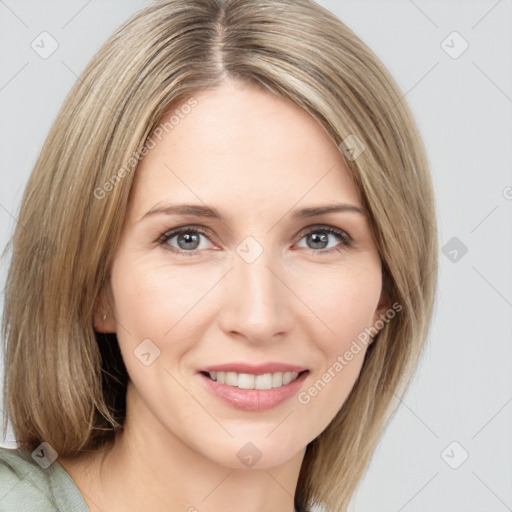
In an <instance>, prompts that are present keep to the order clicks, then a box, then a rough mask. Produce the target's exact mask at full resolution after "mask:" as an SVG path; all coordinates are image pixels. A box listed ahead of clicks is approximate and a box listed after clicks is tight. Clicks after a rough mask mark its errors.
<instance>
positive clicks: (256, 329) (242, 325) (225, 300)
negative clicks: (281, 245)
mask: <svg viewBox="0 0 512 512" xmlns="http://www.w3.org/2000/svg"><path fill="white" fill-rule="evenodd" d="M223 281H224V283H223V291H222V293H223V296H222V299H221V307H220V308H219V309H220V311H219V315H218V317H217V318H218V321H219V324H220V327H221V329H222V330H223V331H224V332H225V333H227V334H228V335H229V336H237V337H238V338H240V339H243V338H245V339H246V340H247V341H248V342H251V343H258V344H262V343H273V342H275V341H278V340H279V339H281V337H282V336H284V335H286V333H288V332H290V330H291V328H292V325H293V322H292V320H293V317H294V315H293V311H292V308H293V307H294V301H296V299H295V297H294V295H293V292H292V291H291V290H290V289H289V288H288V287H287V284H288V283H286V271H285V268H284V266H283V265H280V264H279V262H278V261H277V259H276V258H273V257H272V255H271V251H270V250H264V251H263V253H262V254H260V256H259V257H258V258H257V259H256V260H255V261H252V262H250V263H249V262H247V261H246V260H244V259H243V258H242V257H240V256H239V255H238V254H237V255H235V259H234V265H233V268H232V270H231V271H230V272H229V273H228V274H227V276H226V277H225V278H224V280H223Z"/></svg>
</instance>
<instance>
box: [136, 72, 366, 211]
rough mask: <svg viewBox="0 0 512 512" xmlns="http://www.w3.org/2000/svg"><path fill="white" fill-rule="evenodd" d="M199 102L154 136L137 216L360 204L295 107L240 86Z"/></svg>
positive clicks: (333, 156) (340, 165)
mask: <svg viewBox="0 0 512 512" xmlns="http://www.w3.org/2000/svg"><path fill="white" fill-rule="evenodd" d="M194 100H195V102H196V104H195V107H194V108H193V109H187V112H188V113H187V114H186V115H184V114H181V115H180V116H179V122H178V123H177V124H173V128H172V129H171V130H168V131H167V132H165V131H164V132H163V133H162V134H161V135H160V139H161V140H159V138H155V137H153V141H154V143H155V145H154V147H153V148H152V149H151V150H150V151H149V153H148V154H147V155H146V156H145V157H144V159H143V160H142V161H141V163H140V165H139V167H138V169H137V171H136V176H135V182H134V185H133V187H134V190H133V205H132V206H133V208H135V210H136V211H137V212H141V211H142V210H143V209H146V210H147V209H148V208H151V207H152V206H153V205H154V204H155V203H156V202H158V201H163V200H166V201H178V200H179V201H180V202H181V201H188V200H190V201H194V202H197V201H198V199H199V200H200V201H202V202H204V203H207V204H212V205H219V207H221V208H224V209H227V210H228V209H229V208H230V206H232V207H233V208H237V209H238V210H240V209H243V208H246V209H247V210H248V211H251V209H252V210H253V209H254V207H255V206H257V207H260V206H261V204H262V201H264V202H265V204H266V205H268V206H269V207H270V206H272V205H279V204H280V205H282V206H286V205H287V206H288V207H291V206H292V205H293V204H295V203H297V202H298V201H301V199H302V198H304V200H307V202H308V203H313V204H314V203H315V202H319V201H323V202H325V201H326V200H327V201H331V202H350V203H352V204H355V205H360V201H359V194H358V191H357V189H356V188H355V186H354V184H353V183H352V180H351V179H350V175H349V173H348V170H347V169H346V167H345V164H344V161H343V158H342V156H341V154H340V152H339V150H338V148H337V147H336V145H335V144H334V142H333V141H332V140H331V139H330V138H329V136H328V135H327V133H326V132H325V131H324V129H323V128H322V127H321V125H320V124H319V123H318V122H317V121H316V120H315V119H313V118H312V117H311V116H310V115H309V114H308V113H306V112H305V111H303V110H302V109H300V108H299V107H298V106H296V105H295V104H294V103H292V102H291V101H289V100H286V99H283V98H281V97H278V96H276V95H274V94H272V93H270V92H269V91H266V90H262V89H258V88H255V87H254V86H250V85H246V84H241V83H238V82H226V83H223V84H222V85H221V86H219V87H217V88H215V89H210V90H206V91H203V92H201V93H199V94H197V95H195V96H194ZM176 109H177V110H179V106H177V107H174V108H173V109H172V112H174V111H175V110H176ZM172 112H171V115H172ZM169 115H170V114H167V115H166V116H164V119H163V121H164V122H165V119H166V118H167V117H169ZM175 119H177V118H175Z"/></svg>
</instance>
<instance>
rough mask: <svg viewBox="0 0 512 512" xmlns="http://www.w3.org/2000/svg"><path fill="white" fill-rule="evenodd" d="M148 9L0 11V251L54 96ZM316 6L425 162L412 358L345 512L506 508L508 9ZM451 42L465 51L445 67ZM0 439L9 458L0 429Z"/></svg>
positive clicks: (511, 6) (510, 199)
mask: <svg viewBox="0 0 512 512" xmlns="http://www.w3.org/2000/svg"><path fill="white" fill-rule="evenodd" d="M148 3H149V2H148V1H143V2H141V1H140V0H139V1H134V0H124V1H120V0H118V1H109V2H100V1H99V0H89V1H85V0H80V1H78V0H72V1H70V0H66V1H46V2H41V1H35V0H34V1H27V0H24V1H15V0H0V59H1V60H0V163H1V164H0V165H1V166H0V248H1V249H3V247H4V246H5V243H6V242H7V240H8V237H9V236H10V234H11V233H12V231H13V229H14V227H15V224H16V215H17V210H18V207H19V203H20V200H21V195H22V193H23V189H24V186H25V184H26V181H27V179H28V176H29V174H30V171H31V168H32V166H33V165H34V163H35V160H36V157H37V155H38V152H39V150H40V148H41V145H42V144H43V141H44V139H45V137H46V134H47V132H48V129H49V127H50V125H51V123H52V121H53V119H54V117H55V115H56V113H57V110H58V108H59V106H60V104H61V103H62V101H63V99H64V97H65V95H66V94H67V92H68V91H69V89H70V87H71V85H72V84H73V83H74V81H75V80H76V78H77V75H78V74H79V73H80V72H81V70H82V69H83V67H84V66H85V64H86V63H87V62H88V60H89V59H90V58H91V57H92V55H93V54H94V52H95V51H96V50H97V49H98V48H99V46H100V44H101V43H102V42H103V41H104V40H105V39H106V38H107V37H108V36H109V35H110V34H111V33H112V31H113V30H114V29H115V28H116V27H117V26H118V25H120V24H121V23H122V22H123V21H124V20H125V19H126V18H127V17H128V16H129V15H131V14H132V13H133V12H135V11H136V10H138V9H139V8H141V7H143V6H144V5H148ZM319 3H321V4H322V5H324V6H325V7H327V8H328V9H330V10H331V11H332V12H334V13H335V14H336V15H337V16H339V17H340V18H341V20H342V21H344V22H345V23H346V24H347V25H348V26H350V27H351V28H352V29H353V30H354V31H355V32H356V33H357V34H358V35H359V36H360V37H361V38H362V39H363V40H364V41H365V42H366V43H367V44H368V45H369V46H370V47H371V48H372V49H373V50H374V51H375V52H376V54H377V55H378V56H379V57H380V58H381V60H382V61H383V62H384V64H385V65H386V66H387V67H388V69H389V70H390V71H391V73H392V74H393V75H394V77H395V78H396V80H397V81H398V83H399V85H400V87H401V88H402V90H403V92H404V95H405V99H406V101H408V103H409V104H410V106H411V108H412V110H413V112H414V114H415V116H416V118H417V122H418V124H419V127H420V130H421V132H422V134H423V137H424V140H425V143H426V146H427V151H428V153H429V159H430V162H431V166H432V174H433V180H434V186H435V191H436V195H437V210H438V220H439V228H440V242H441V246H442V247H444V250H443V251H444V252H443V251H441V252H440V266H439V273H440V286H439V291H438V298H437V304H436V311H435V317H434V320H433V325H432V330H431V333H430V336H429V345H428V348H427V350H426V352H425V355H424V357H423V359H422V362H421V365H420V368H419V370H418V373H417V374H416V377H415V379H414V382H413V384H412V386H411V387H410V389H409V390H408V392H407V393H406V394H405V396H404V397H402V399H401V403H400V407H399V409H398V411H397V413H396V415H395V416H394V417H393V419H392V421H391V423H390V425H389V428H388V429H387V431H386V433H385V435H384V437H383V439H382V441H381V443H380V444H379V447H378V449H377V451H376V452H375V455H374V457H373V459H372V463H371V466H370V469H369V471H368V473H367V474H366V476H365V478H364V480H363V481H362V483H361V485H360V486H359V488H358V492H357V495H356V498H355V500H354V503H353V506H352V508H351V511H352V512H374V511H375V512H377V511H378V512H382V511H394V512H401V511H405V512H431V511H433V510H436V511H437V512H443V511H450V512H457V511H460V512H462V511H464V512H473V511H474V512H477V511H478V512H481V511H486V512H501V511H506V510H512V486H511V485H510V482H512V438H511V432H512V428H511V427H512V385H511V383H512V371H511V369H512V357H511V356H512V344H511V340H512V336H511V334H512V332H511V331H512V322H511V318H512V315H511V312H512V286H511V284H512V266H511V262H512V229H511V224H512V222H511V220H512V215H511V214H512V173H511V163H512V149H511V147H512V144H511V141H512V116H511V113H512V66H511V62H512V60H511V54H512V31H511V30H510V27H511V26H512V24H511V20H512V1H511V0H499V1H496V0H489V1H487V0H485V1H484V0H481V1H467V0H465V1H451V0H450V1H445V2H439V1H433V0H430V1H426V0H423V1H420V0H416V1H412V0H396V1H390V0H385V1H383V0H381V1H376V0H373V1H369V0H359V1H355V0H352V1H334V0H324V1H321V2H319ZM43 31H47V32H49V33H50V34H51V36H52V37H53V38H54V39H55V40H56V41H57V42H58V44H59V47H58V49H57V50H56V51H55V52H54V53H53V54H52V55H51V56H49V57H48V58H46V59H43V58H41V57H40V56H39V55H38V54H37V53H36V52H35V51H34V50H33V49H32V48H31V42H32V41H33V40H36V42H37V41H38V39H37V37H38V36H39V34H40V33H41V32H43ZM454 31H456V32H458V33H459V34H460V36H462V38H464V40H466V41H467V43H468V44H469V47H468V49H467V50H466V51H465V52H464V53H462V54H461V55H460V56H458V57H457V58H453V56H454V55H455V53H456V52H457V53H458V52H459V51H460V50H461V49H462V48H463V46H462V40H461V39H460V38H458V36H457V35H453V34H452V32H454ZM450 34H452V35H450ZM448 36H449V37H448ZM447 37H448V39H447ZM443 41H446V42H445V43H442V42H443ZM46 48H48V46H46ZM447 51H448V52H451V53H452V56H450V55H449V54H448V53H447ZM454 237H455V240H452V239H453V238H454ZM462 244H463V245H462ZM464 247H466V248H467V252H466V253H465V254H464ZM454 251H456V252H454ZM445 253H446V254H445ZM7 264H8V257H7V258H4V259H2V260H1V263H0V265H1V266H0V279H1V285H2V288H3V286H4V284H5V273H6V268H7ZM0 305H3V301H2V302H1V303H0ZM0 363H1V361H0ZM0 370H1V371H3V369H2V368H0ZM0 407H1V402H0ZM453 442H455V444H452V443H453ZM0 444H2V445H4V446H8V447H11V446H12V447H13V446H14V443H13V442H12V433H9V435H8V437H7V439H4V440H1V439H0ZM466 453H467V454H468V458H467V460H465V461H464V462H463V463H462V464H460V463H461V462H462V460H463V458H464V456H465V455H466ZM459 464H460V465H459ZM450 465H451V466H450ZM455 466H458V467H457V468H456V469H454V467H455Z"/></svg>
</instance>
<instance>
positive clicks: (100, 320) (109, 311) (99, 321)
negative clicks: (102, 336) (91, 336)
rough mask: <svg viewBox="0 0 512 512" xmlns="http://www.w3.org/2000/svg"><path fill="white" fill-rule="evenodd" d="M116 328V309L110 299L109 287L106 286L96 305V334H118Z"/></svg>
mask: <svg viewBox="0 0 512 512" xmlns="http://www.w3.org/2000/svg"><path fill="white" fill-rule="evenodd" d="M116 328H117V326H116V320H115V318H114V308H113V307H112V301H111V300H110V298H109V293H108V290H107V286H106V285H104V286H103V287H102V288H101V290H100V293H99V294H98V297H97V298H96V302H95V304H94V330H95V331H96V332H104V333H110V332H116Z"/></svg>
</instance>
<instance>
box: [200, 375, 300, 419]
mask: <svg viewBox="0 0 512 512" xmlns="http://www.w3.org/2000/svg"><path fill="white" fill-rule="evenodd" d="M308 373H309V371H305V372H303V373H302V374H300V375H299V376H298V377H297V378H296V379H295V380H293V381H292V382H290V383H289V384H286V385H284V386H281V387H279V388H271V389H241V388H236V387H234V386H228V385H227V384H220V383H219V382H217V381H216V380H212V379H210V378H209V377H207V376H206V375H203V374H202V373H198V375H199V377H200V378H201V379H202V381H203V382H204V384H205V385H206V387H207V388H208V389H209V390H210V391H211V392H212V393H213V394H214V395H216V396H217V397H218V398H220V399H221V400H222V401H223V402H225V403H227V404H229V405H231V406H232V407H234V408H235V409H240V410H242V411H252V412H260V411H266V410H268V409H272V408H273V407H277V406H278V405H280V404H282V403H283V402H284V401H286V400H288V399H289V398H291V397H292V396H294V395H296V394H297V392H298V391H299V389H300V387H301V385H302V383H303V382H304V380H305V379H306V377H307V375H308Z"/></svg>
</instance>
